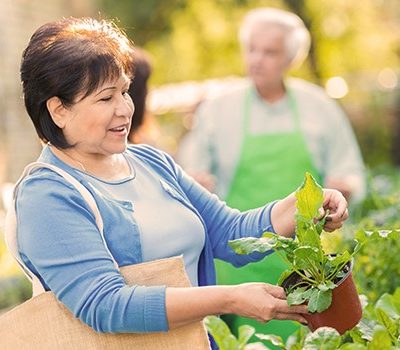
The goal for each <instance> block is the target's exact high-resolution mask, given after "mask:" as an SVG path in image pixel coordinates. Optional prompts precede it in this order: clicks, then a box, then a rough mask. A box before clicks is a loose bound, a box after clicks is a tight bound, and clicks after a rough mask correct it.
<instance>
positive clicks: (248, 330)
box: [238, 325, 255, 349]
mask: <svg viewBox="0 0 400 350" xmlns="http://www.w3.org/2000/svg"><path fill="white" fill-rule="evenodd" d="M254 333H255V329H254V327H251V326H249V325H243V326H240V327H239V337H238V341H239V348H240V349H242V348H244V346H245V345H246V344H247V342H248V341H249V340H250V338H251V337H252V336H253V334H254Z"/></svg>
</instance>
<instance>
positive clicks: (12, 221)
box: [5, 162, 119, 296]
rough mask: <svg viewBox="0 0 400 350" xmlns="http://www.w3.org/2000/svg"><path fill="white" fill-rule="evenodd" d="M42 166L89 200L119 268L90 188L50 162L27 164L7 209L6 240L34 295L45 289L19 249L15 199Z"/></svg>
mask: <svg viewBox="0 0 400 350" xmlns="http://www.w3.org/2000/svg"><path fill="white" fill-rule="evenodd" d="M41 168H47V169H50V170H52V171H54V172H55V173H57V174H58V175H60V176H62V177H63V178H64V179H65V180H66V181H67V182H68V183H70V184H71V185H73V186H74V187H75V188H76V189H77V190H78V191H79V193H80V194H81V195H82V197H83V199H84V200H85V201H86V202H87V204H88V205H89V207H90V209H91V210H92V212H93V215H94V217H95V220H96V225H97V228H98V230H99V232H100V235H101V238H102V240H103V243H104V246H105V248H106V250H107V252H108V253H109V254H110V256H111V258H112V260H113V262H114V265H115V267H116V268H117V269H119V267H118V264H117V262H116V261H115V259H114V257H113V255H112V254H111V252H110V249H109V248H108V246H107V242H106V240H105V237H104V230H103V228H104V225H103V220H102V217H101V214H100V211H99V208H98V207H97V204H96V201H95V199H94V198H93V195H92V194H91V193H90V192H89V190H88V189H87V188H86V187H85V186H83V185H82V184H81V183H80V182H79V181H78V180H77V179H76V178H74V177H73V176H72V175H70V174H68V173H67V172H66V171H64V170H62V169H60V168H59V167H57V166H55V165H52V164H48V163H42V162H34V163H31V164H29V165H27V166H26V167H25V169H24V171H23V172H22V175H21V177H20V178H19V179H18V181H17V183H16V184H15V187H14V191H13V201H12V204H11V206H10V208H9V209H8V211H7V215H6V220H5V241H6V244H7V247H8V249H9V251H10V252H11V254H12V255H13V257H14V258H15V260H16V261H17V263H18V265H19V266H20V267H21V269H22V271H23V272H24V273H25V275H26V276H27V277H28V279H29V280H30V281H31V282H32V289H33V296H35V295H38V294H40V293H42V292H44V291H45V289H44V286H43V285H42V283H41V282H40V280H39V278H38V277H37V276H36V275H35V274H34V273H33V272H32V271H31V270H30V269H29V268H28V267H27V266H26V265H25V263H24V262H23V260H22V258H21V255H20V254H19V249H18V237H17V216H16V211H15V208H16V207H15V201H16V197H17V192H18V186H19V185H20V184H21V182H22V181H23V180H24V179H25V178H26V177H27V176H28V175H30V174H31V173H32V172H33V171H35V170H37V169H41Z"/></svg>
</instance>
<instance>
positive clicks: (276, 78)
mask: <svg viewBox="0 0 400 350" xmlns="http://www.w3.org/2000/svg"><path fill="white" fill-rule="evenodd" d="M244 63H245V66H246V70H247V74H248V76H249V77H250V78H251V79H252V80H253V82H254V83H255V85H256V86H257V87H260V88H261V87H263V88H266V87H268V86H274V85H276V84H278V83H280V82H281V81H282V80H283V76H284V74H285V72H286V70H287V69H288V67H289V65H290V60H289V59H288V57H287V49H286V47H285V32H284V30H283V28H281V27H279V26H277V25H268V26H266V25H256V26H254V28H253V30H252V32H251V35H250V40H249V42H248V43H247V46H245V47H244Z"/></svg>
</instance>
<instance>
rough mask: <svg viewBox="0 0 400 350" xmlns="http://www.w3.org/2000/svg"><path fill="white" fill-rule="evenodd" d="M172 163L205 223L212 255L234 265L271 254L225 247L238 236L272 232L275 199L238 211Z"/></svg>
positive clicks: (181, 183) (179, 180) (243, 263)
mask: <svg viewBox="0 0 400 350" xmlns="http://www.w3.org/2000/svg"><path fill="white" fill-rule="evenodd" d="M170 161H171V162H172V160H170ZM172 165H173V166H174V168H175V172H176V175H177V179H178V182H179V184H180V186H181V188H182V189H183V191H184V193H185V195H186V196H187V197H188V199H189V201H190V202H191V204H192V205H193V206H194V207H195V208H196V210H197V211H198V212H199V214H200V216H201V217H202V219H203V221H204V222H205V225H206V227H207V234H208V238H209V240H210V242H211V246H212V250H213V254H214V257H215V258H218V259H221V260H224V261H227V262H230V263H231V264H232V265H234V266H243V265H245V264H247V263H249V262H254V261H259V260H261V259H262V258H264V257H265V256H266V255H268V254H270V253H272V251H269V252H267V253H264V254H260V253H253V254H249V255H239V254H236V253H235V252H234V251H233V250H232V249H231V248H230V247H229V246H228V241H229V240H233V239H238V238H242V237H261V236H262V234H263V233H264V232H266V231H269V232H273V233H275V231H274V228H273V226H272V222H271V210H272V207H273V206H274V204H275V203H276V202H272V203H268V204H266V205H265V206H263V207H260V208H256V209H252V210H248V211H245V212H240V211H239V210H237V209H232V208H230V207H228V206H227V205H226V203H225V202H223V201H221V200H220V199H219V198H218V197H217V196H216V195H215V194H211V193H210V192H208V191H207V190H206V189H204V188H203V187H202V186H201V185H199V184H198V183H197V182H196V181H194V180H193V179H192V178H191V177H190V176H188V175H187V174H186V173H185V172H184V171H183V170H182V169H181V168H180V167H179V165H177V164H172Z"/></svg>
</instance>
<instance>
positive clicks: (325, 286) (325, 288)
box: [317, 281, 336, 292]
mask: <svg viewBox="0 0 400 350" xmlns="http://www.w3.org/2000/svg"><path fill="white" fill-rule="evenodd" d="M317 288H318V289H319V290H320V291H322V292H326V291H328V290H333V289H335V288H336V284H335V283H333V282H332V281H326V282H325V283H321V284H319V285H318V286H317Z"/></svg>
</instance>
